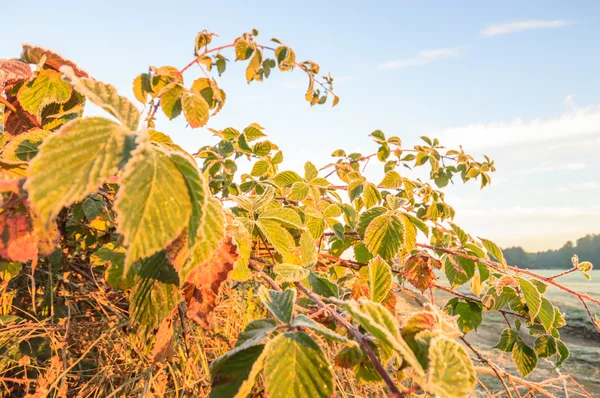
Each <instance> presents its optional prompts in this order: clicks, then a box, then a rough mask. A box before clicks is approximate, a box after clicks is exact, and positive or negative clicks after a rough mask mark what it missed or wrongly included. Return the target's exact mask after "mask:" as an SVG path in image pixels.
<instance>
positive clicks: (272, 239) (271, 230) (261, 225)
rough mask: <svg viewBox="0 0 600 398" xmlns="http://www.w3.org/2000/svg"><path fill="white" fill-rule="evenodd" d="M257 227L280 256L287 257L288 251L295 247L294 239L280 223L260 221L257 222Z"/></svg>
mask: <svg viewBox="0 0 600 398" xmlns="http://www.w3.org/2000/svg"><path fill="white" fill-rule="evenodd" d="M256 226H257V227H258V229H259V230H260V232H261V233H262V234H263V235H264V237H265V239H266V240H267V241H268V242H269V243H270V244H272V245H273V247H274V248H275V250H277V252H278V253H279V254H281V255H285V254H286V253H287V251H288V250H290V249H291V248H293V247H295V244H294V238H293V237H292V235H291V234H290V233H289V232H288V230H287V229H285V228H283V227H282V226H281V224H280V223H279V222H278V221H275V220H270V219H259V220H257V221H256Z"/></svg>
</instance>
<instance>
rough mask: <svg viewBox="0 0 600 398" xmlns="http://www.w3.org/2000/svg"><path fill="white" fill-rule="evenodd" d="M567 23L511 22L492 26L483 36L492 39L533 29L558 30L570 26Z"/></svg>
mask: <svg viewBox="0 0 600 398" xmlns="http://www.w3.org/2000/svg"><path fill="white" fill-rule="evenodd" d="M568 24H569V23H568V22H567V21H563V20H560V19H555V20H553V21H541V20H537V19H532V20H529V21H519V22H510V23H503V24H492V25H489V26H487V27H486V28H485V29H483V30H482V31H481V36H483V37H492V36H498V35H508V34H511V33H516V32H522V31H524V30H532V29H556V28H561V27H563V26H566V25H568Z"/></svg>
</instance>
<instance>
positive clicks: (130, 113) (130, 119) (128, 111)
mask: <svg viewBox="0 0 600 398" xmlns="http://www.w3.org/2000/svg"><path fill="white" fill-rule="evenodd" d="M60 71H61V72H62V73H63V74H64V75H65V77H66V78H67V79H68V81H69V82H70V83H71V84H72V85H73V87H74V88H75V90H77V91H79V92H80V93H81V94H83V95H85V96H86V97H87V98H88V99H89V100H90V101H92V102H93V103H94V104H96V105H98V106H99V107H101V108H102V109H104V110H105V111H107V112H108V113H110V114H111V115H113V116H114V117H116V118H117V120H119V121H120V122H121V123H123V125H124V126H125V127H127V128H129V129H130V130H132V131H136V130H137V128H138V124H139V121H140V111H139V110H138V109H137V108H136V107H135V105H133V104H132V103H131V102H130V101H129V100H128V99H127V98H125V97H123V96H120V95H119V93H117V89H116V88H115V87H114V86H113V85H111V84H105V83H102V82H100V81H97V80H94V79H90V78H86V77H84V78H78V77H77V75H76V74H75V72H74V71H73V69H72V68H70V67H68V66H63V67H61V68H60Z"/></svg>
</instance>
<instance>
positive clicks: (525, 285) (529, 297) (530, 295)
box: [517, 278, 542, 321]
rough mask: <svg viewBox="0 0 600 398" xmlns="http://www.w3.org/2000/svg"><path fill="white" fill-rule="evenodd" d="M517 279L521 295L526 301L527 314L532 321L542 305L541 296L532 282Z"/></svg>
mask: <svg viewBox="0 0 600 398" xmlns="http://www.w3.org/2000/svg"><path fill="white" fill-rule="evenodd" d="M517 279H518V281H519V286H520V287H521V290H522V291H523V297H525V302H526V303H527V309H528V312H529V316H530V317H531V320H532V321H533V320H534V319H535V317H536V316H537V315H538V313H539V312H540V308H541V307H542V296H541V295H540V292H539V291H538V290H537V288H536V287H535V285H534V284H533V283H531V282H529V281H528V280H527V279H523V278H517Z"/></svg>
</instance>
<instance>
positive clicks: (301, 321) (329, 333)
mask: <svg viewBox="0 0 600 398" xmlns="http://www.w3.org/2000/svg"><path fill="white" fill-rule="evenodd" d="M292 326H296V327H305V328H308V329H311V330H313V331H315V332H317V333H319V334H321V335H323V336H325V337H326V338H328V339H330V340H333V341H338V342H340V343H346V344H356V342H354V341H352V340H350V339H348V338H346V337H344V336H342V335H339V334H337V333H336V332H334V331H333V330H331V329H329V328H327V327H325V326H323V325H321V324H320V323H318V322H316V321H314V320H312V319H311V318H309V317H307V316H306V315H304V314H299V315H298V316H296V317H295V318H294V321H293V322H292Z"/></svg>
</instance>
